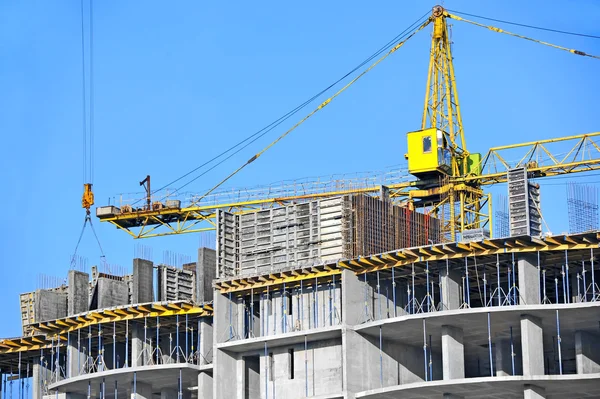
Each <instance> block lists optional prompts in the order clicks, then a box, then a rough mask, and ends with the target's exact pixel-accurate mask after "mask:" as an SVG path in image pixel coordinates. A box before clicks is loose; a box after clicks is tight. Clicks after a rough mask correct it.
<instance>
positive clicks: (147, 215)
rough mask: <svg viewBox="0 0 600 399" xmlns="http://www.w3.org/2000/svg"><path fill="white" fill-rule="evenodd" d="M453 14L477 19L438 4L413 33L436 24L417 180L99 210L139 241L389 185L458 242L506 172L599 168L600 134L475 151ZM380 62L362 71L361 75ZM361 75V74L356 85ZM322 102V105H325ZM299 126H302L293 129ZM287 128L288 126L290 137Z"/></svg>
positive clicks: (483, 216)
mask: <svg viewBox="0 0 600 399" xmlns="http://www.w3.org/2000/svg"><path fill="white" fill-rule="evenodd" d="M448 18H452V19H454V20H456V21H465V22H468V23H473V22H472V21H468V20H465V19H463V18H460V17H457V16H455V15H453V14H450V13H448V12H447V11H446V10H445V9H444V8H443V7H441V6H436V7H434V8H433V12H432V14H431V16H430V17H429V18H428V19H427V20H426V21H425V23H423V24H422V25H421V26H420V27H419V28H417V29H416V30H415V31H414V32H413V33H412V34H411V35H410V36H412V35H414V34H415V33H416V32H418V31H419V30H421V29H423V28H424V27H425V26H426V25H428V24H430V23H432V24H433V33H432V41H431V51H430V59H429V68H428V74H427V85H426V93H425V105H424V109H423V114H422V119H421V126H420V127H421V130H418V131H414V132H409V133H408V134H407V138H408V153H407V154H406V155H405V157H406V158H407V159H408V172H409V173H410V174H411V175H413V176H414V177H415V179H410V178H409V177H408V175H405V176H404V177H398V178H396V179H392V180H390V181H385V182H380V183H379V185H376V184H362V185H361V184H359V185H356V184H352V183H350V182H343V181H336V182H335V187H342V188H341V189H337V188H336V189H330V190H322V189H315V190H311V189H305V188H304V187H301V188H299V189H294V190H288V191H285V190H283V194H282V195H275V196H274V195H271V194H270V192H271V191H269V193H262V194H259V195H254V196H252V195H249V196H247V197H246V198H242V197H243V195H242V192H243V191H240V192H239V193H238V194H239V195H237V197H236V198H235V199H233V200H223V198H224V197H222V196H220V194H219V193H211V195H210V196H207V194H205V195H203V196H201V197H197V198H192V199H191V200H190V201H188V202H187V203H184V204H182V203H181V201H179V200H174V199H169V198H168V196H167V201H166V202H165V203H163V202H161V201H162V199H161V201H154V202H152V206H150V205H149V204H150V202H151V198H150V196H151V193H150V192H149V190H148V192H147V196H146V200H147V206H145V207H141V208H134V207H132V206H131V205H130V204H129V203H119V204H118V205H119V206H115V205H112V206H105V207H99V208H97V212H96V215H97V216H98V218H99V219H100V220H101V221H103V222H108V223H111V224H113V225H114V226H116V227H117V228H118V229H120V230H123V231H126V232H127V233H128V234H129V235H131V236H132V237H134V238H149V237H157V236H164V235H173V234H183V233H193V232H202V231H207V230H213V229H214V228H215V220H214V219H215V214H216V211H217V210H218V209H225V210H227V211H229V212H236V213H246V212H253V211H256V210H257V209H263V208H268V207H276V206H281V205H285V204H289V203H295V202H302V201H310V200H315V199H319V198H325V197H333V196H340V195H349V194H365V195H371V196H378V195H379V193H380V189H381V185H382V184H383V185H385V186H386V188H388V189H389V194H390V197H391V198H392V200H393V201H395V202H396V203H403V204H405V205H407V206H409V207H410V208H412V209H415V208H420V209H421V211H422V212H424V213H428V214H431V215H433V216H436V217H438V218H440V221H441V225H442V233H443V235H444V236H445V237H446V239H448V240H450V241H456V239H457V236H458V234H460V233H462V232H464V231H465V230H468V229H473V228H480V227H486V226H487V227H489V226H490V225H491V217H490V215H491V198H490V195H489V194H486V193H484V191H483V187H484V186H487V185H492V184H497V183H503V182H506V181H507V173H508V171H509V170H510V169H511V168H514V167H520V166H526V167H527V170H528V172H529V174H530V175H531V176H533V177H550V176H557V175H564V174H572V173H579V172H587V171H592V170H600V146H598V145H597V144H596V142H595V141H594V138H596V137H598V136H600V132H595V133H589V134H582V135H576V136H567V137H561V138H556V139H549V140H541V141H535V142H529V143H522V144H515V145H508V146H502V147H494V148H491V149H490V150H489V151H488V152H487V153H486V154H485V155H484V156H483V157H481V155H480V154H478V153H472V152H470V151H468V150H467V146H466V140H465V134H464V131H463V124H462V117H461V111H460V105H459V101H458V91H457V88H456V79H455V71H454V66H453V58H452V52H451V42H450V37H449V31H448V24H447V19H448ZM473 24H475V25H478V26H482V27H486V28H488V29H490V30H492V31H495V32H499V33H506V34H510V35H512V36H516V37H519V38H524V39H527V40H531V41H534V42H538V43H541V44H543V45H547V46H551V47H554V48H558V49H560V50H566V51H569V52H571V53H573V54H577V55H585V56H588V57H593V58H597V57H595V56H591V55H589V54H586V53H584V52H581V51H576V50H570V49H567V48H565V47H561V46H556V45H552V44H550V43H546V42H541V41H538V40H534V39H531V38H528V37H525V36H521V35H517V34H513V33H510V32H506V31H503V30H501V29H498V28H494V27H489V26H485V25H481V24H478V23H473ZM410 36H409V37H410ZM406 40H408V39H406ZM406 40H404V41H403V42H400V43H399V44H398V45H396V47H394V48H393V49H392V50H391V51H390V52H389V53H388V54H387V55H386V56H384V57H382V58H381V59H379V60H378V61H377V62H376V63H375V64H374V65H377V64H378V63H379V62H380V61H381V60H383V59H384V58H385V57H387V56H388V55H390V54H391V53H393V52H394V51H396V50H397V49H398V48H399V47H400V46H401V45H402V44H403V43H404V42H405V41H406ZM374 65H372V66H371V67H369V68H368V69H367V70H365V71H363V72H362V73H361V74H360V75H359V77H360V76H362V75H364V73H366V72H367V71H368V70H370V69H372V68H373V66H374ZM356 79H358V78H355V79H354V80H353V82H354V81H356ZM350 84H351V83H350ZM350 84H349V85H350ZM349 85H347V86H346V87H348V86H349ZM346 87H345V88H346ZM345 88H344V89H342V90H341V91H340V92H342V91H343V90H345ZM340 92H338V93H336V95H335V96H337V95H338V94H339V93H340ZM335 96H334V97H335ZM330 100H331V98H330V99H329V100H327V101H326V102H325V103H323V104H328V103H329V101H330ZM323 104H322V105H321V106H319V108H318V109H317V110H319V109H321V108H322V107H323V106H324V105H323ZM314 112H316V111H313V113H314ZM310 115H312V113H311V114H309V116H310ZM305 119H306V118H305ZM305 119H304V120H305ZM300 123H301V122H300ZM296 126H298V124H297V125H295V126H294V128H295V127H296ZM287 133H289V131H288V132H286V133H284V135H283V136H285V135H286V134H287ZM283 136H282V137H283ZM278 140H279V139H278ZM278 140H276V141H275V142H277V141H278ZM557 143H560V145H561V146H562V148H561V149H560V152H557V150H556V149H554V148H553V146H554V145H555V144H557ZM567 146H568V147H567ZM565 147H566V151H565ZM268 148H269V147H268ZM515 154H517V155H515ZM565 154H566V155H565ZM509 156H511V157H513V158H509ZM509 159H517V161H516V162H511V161H509ZM304 184H306V183H304ZM216 187H218V186H216ZM344 187H346V188H344ZM90 188H91V187H90ZM163 199H164V197H163ZM447 215H449V217H447Z"/></svg>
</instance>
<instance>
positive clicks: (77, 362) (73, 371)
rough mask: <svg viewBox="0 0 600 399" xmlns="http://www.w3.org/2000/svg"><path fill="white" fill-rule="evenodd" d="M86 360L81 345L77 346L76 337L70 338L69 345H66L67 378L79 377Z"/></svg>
mask: <svg viewBox="0 0 600 399" xmlns="http://www.w3.org/2000/svg"><path fill="white" fill-rule="evenodd" d="M78 347H79V348H80V349H81V350H80V349H78ZM86 360H87V355H86V354H85V353H84V352H83V345H82V344H81V343H80V344H79V345H78V344H77V335H75V336H74V337H73V336H71V339H70V342H69V345H67V366H68V368H67V378H73V377H77V376H78V375H80V374H81V370H82V369H83V367H84V366H85V362H86Z"/></svg>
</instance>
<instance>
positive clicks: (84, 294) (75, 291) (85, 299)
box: [67, 270, 90, 316]
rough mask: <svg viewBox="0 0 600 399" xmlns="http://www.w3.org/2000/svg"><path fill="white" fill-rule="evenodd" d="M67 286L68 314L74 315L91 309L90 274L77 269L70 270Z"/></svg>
mask: <svg viewBox="0 0 600 399" xmlns="http://www.w3.org/2000/svg"><path fill="white" fill-rule="evenodd" d="M68 281H69V285H68V288H67V314H68V315H69V316H72V315H74V314H79V313H83V312H87V311H88V310H89V301H90V291H89V288H88V284H89V281H90V275H89V274H87V273H83V272H79V271H77V270H69V276H68Z"/></svg>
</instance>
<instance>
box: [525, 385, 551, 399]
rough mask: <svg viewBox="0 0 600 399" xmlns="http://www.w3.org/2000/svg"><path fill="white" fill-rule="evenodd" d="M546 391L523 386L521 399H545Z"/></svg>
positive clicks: (531, 386) (532, 386)
mask: <svg viewBox="0 0 600 399" xmlns="http://www.w3.org/2000/svg"><path fill="white" fill-rule="evenodd" d="M545 398H546V390H545V389H544V388H541V387H538V386H535V385H525V387H524V389H523V399H545Z"/></svg>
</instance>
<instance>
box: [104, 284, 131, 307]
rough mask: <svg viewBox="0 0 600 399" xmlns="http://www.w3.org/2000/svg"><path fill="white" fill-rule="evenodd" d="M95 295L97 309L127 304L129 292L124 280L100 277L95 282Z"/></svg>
mask: <svg viewBox="0 0 600 399" xmlns="http://www.w3.org/2000/svg"><path fill="white" fill-rule="evenodd" d="M96 295H97V298H98V309H103V308H109V307H112V306H119V305H127V303H128V302H129V293H128V289H127V283H126V282H125V281H120V280H112V279H108V278H104V277H100V278H98V281H97V283H96Z"/></svg>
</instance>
